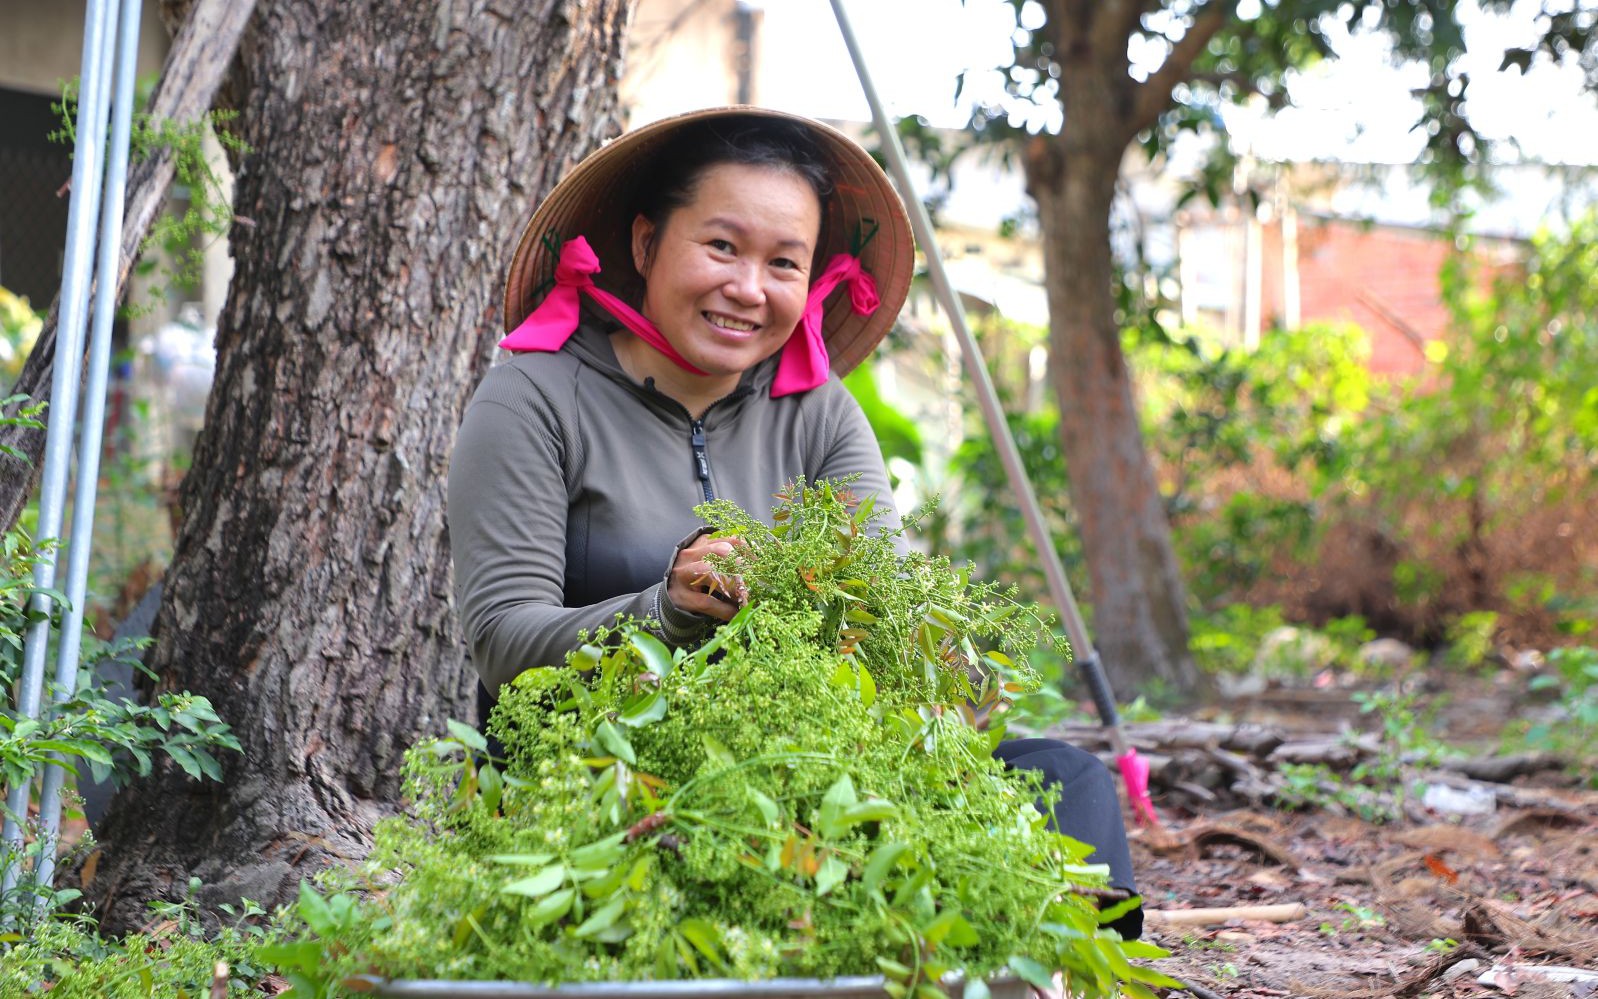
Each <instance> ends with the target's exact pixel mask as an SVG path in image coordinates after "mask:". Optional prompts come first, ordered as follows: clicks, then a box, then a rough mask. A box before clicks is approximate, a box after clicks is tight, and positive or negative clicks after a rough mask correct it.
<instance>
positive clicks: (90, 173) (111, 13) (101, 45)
mask: <svg viewBox="0 0 1598 999" xmlns="http://www.w3.org/2000/svg"><path fill="white" fill-rule="evenodd" d="M115 30H116V4H115V3H114V2H113V0H89V3H88V8H87V10H86V11H85V15H84V30H83V72H82V74H81V76H80V77H79V89H78V115H77V126H76V130H75V131H76V136H77V141H76V143H75V145H74V147H73V156H72V201H71V203H70V205H69V206H68V209H67V250H66V259H65V261H64V263H63V267H62V275H61V311H60V319H59V320H58V322H57V327H56V329H57V333H56V357H57V359H58V361H57V363H56V366H55V374H54V379H53V381H52V383H51V386H50V409H49V411H48V413H47V414H46V420H47V421H48V424H49V427H48V429H47V430H46V431H45V447H44V474H43V477H42V481H41V484H40V487H39V514H38V520H37V528H36V534H37V536H38V537H39V538H40V539H47V538H50V539H53V538H59V537H60V536H61V524H62V520H63V516H64V507H65V502H66V487H67V470H68V465H69V464H70V462H71V450H72V431H73V418H74V416H76V414H77V401H78V381H79V379H80V377H81V376H82V372H83V369H82V367H81V366H80V365H79V364H74V363H72V361H73V359H74V358H81V357H82V356H83V340H84V332H85V328H86V326H87V324H88V305H89V287H90V282H91V281H92V280H93V267H94V263H93V257H94V247H95V224H96V222H97V221H98V216H99V207H100V202H99V196H100V189H101V182H102V178H103V176H104V170H105V162H104V152H105V138H106V123H107V117H108V114H109V110H110V100H109V98H110V94H109V90H110V67H109V65H108V63H109V59H108V58H107V57H108V55H109V53H110V49H111V44H112V42H111V36H112V35H113V34H114V33H115ZM55 574H56V553H55V552H54V551H53V550H52V551H46V552H45V553H43V557H41V558H40V560H39V562H38V564H37V566H36V567H35V568H34V573H33V585H34V587H35V589H36V590H37V591H48V590H50V588H51V587H53V586H54V585H55ZM52 603H53V601H52V600H51V599H50V596H49V594H48V592H35V593H34V594H33V596H32V599H31V601H30V605H29V613H30V616H31V620H30V622H29V624H28V627H27V630H26V632H25V644H24V646H23V657H22V682H21V684H20V689H19V690H18V692H17V702H16V707H17V718H18V719H28V720H32V719H35V718H38V717H39V712H40V707H41V703H40V702H41V700H42V698H43V693H44V662H45V654H46V649H47V646H48V644H49V639H50V607H51V604H52ZM32 788H33V781H32V780H23V781H18V782H17V783H16V785H15V786H13V787H10V788H8V789H7V795H6V813H5V820H4V824H3V830H0V897H4V896H7V895H9V894H11V892H12V891H13V890H15V889H16V887H17V885H18V883H19V879H20V877H21V868H22V862H23V858H24V854H25V849H24V842H25V839H26V832H27V831H26V828H25V825H26V821H27V815H28V800H29V798H30V797H31V796H32Z"/></svg>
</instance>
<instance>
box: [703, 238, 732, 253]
mask: <svg viewBox="0 0 1598 999" xmlns="http://www.w3.org/2000/svg"><path fill="white" fill-rule="evenodd" d="M708 245H709V247H710V248H711V249H712V250H720V251H721V252H722V253H731V252H732V244H731V243H729V242H728V241H727V240H725V239H713V240H711V241H710V242H709V244H708Z"/></svg>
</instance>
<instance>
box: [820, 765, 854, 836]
mask: <svg viewBox="0 0 1598 999" xmlns="http://www.w3.org/2000/svg"><path fill="white" fill-rule="evenodd" d="M858 800H859V799H858V798H857V797H856V796H855V790H854V781H852V780H850V779H849V775H848V774H844V775H843V776H842V777H839V778H838V779H837V780H836V781H834V782H833V784H832V786H831V787H829V788H827V793H826V794H825V795H823V796H822V799H821V815H820V818H819V820H818V821H817V823H816V824H817V825H818V826H819V827H820V829H821V834H822V835H823V836H827V837H832V836H837V835H838V834H839V833H841V832H843V830H844V828H845V827H844V826H841V825H840V824H839V820H840V819H841V817H842V816H843V812H844V809H846V808H848V807H849V806H851V805H853V804H855V803H856V802H857V801H858Z"/></svg>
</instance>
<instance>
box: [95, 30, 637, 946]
mask: <svg viewBox="0 0 1598 999" xmlns="http://www.w3.org/2000/svg"><path fill="white" fill-rule="evenodd" d="M629 14H630V2H629V0H588V2H586V3H576V2H572V0H542V2H533V3H528V2H523V0H486V2H485V0H443V2H434V3H426V4H423V3H418V2H413V0H374V2H372V3H366V4H349V3H346V2H344V0H296V2H292V3H291V2H288V0H259V2H258V4H257V9H256V15H255V18H254V20H253V21H252V22H251V24H250V26H249V28H248V30H247V31H246V33H245V37H244V40H243V42H242V43H241V45H240V49H239V55H238V62H237V64H236V66H235V79H234V80H232V81H231V82H230V85H229V89H228V93H229V94H232V95H234V96H235V97H236V99H237V101H238V105H239V106H238V110H239V111H240V114H241V117H240V119H239V121H238V123H237V127H238V130H239V131H240V133H241V135H242V137H243V138H244V139H245V140H246V141H247V142H248V143H249V145H250V146H251V147H252V151H251V152H250V153H249V154H248V155H247V156H246V157H244V159H243V161H242V163H241V164H240V170H239V174H238V181H237V187H236V192H237V193H236V203H237V211H238V212H239V214H241V215H245V216H248V217H249V218H251V219H252V220H254V225H253V226H249V227H236V228H235V230H234V232H233V236H232V253H233V257H234V260H235V264H236V269H235V272H234V277H233V282H232V286H231V288H230V291H229V295H228V300H227V304H226V306H225V308H224V311H223V315H222V317H221V320H220V324H219V330H218V334H217V355H218V356H217V372H216V381H215V384H214V386H213V388H212V391H211V397H210V401H209V404H208V406H207V410H206V417H205V428H204V430H203V431H202V433H201V435H200V438H199V440H198V442H197V444H196V447H195V454H194V461H193V465H192V468H191V470H190V472H189V474H188V477H187V479H186V480H185V482H184V487H183V505H184V510H185V519H184V523H183V527H182V529H181V530H180V532H179V536H178V538H177V542H176V548H175V553H174V558H173V562H172V566H171V568H170V569H169V570H168V573H167V577H166V592H165V596H164V600H163V603H162V606H161V611H160V616H159V618H158V621H157V634H158V639H157V644H156V646H155V648H154V652H153V664H154V667H155V669H156V671H157V672H158V674H159V676H160V681H159V682H160V683H161V684H162V685H163V686H164V687H169V688H173V689H185V688H186V689H189V690H192V691H195V692H196V693H203V694H205V695H207V696H209V697H210V698H211V699H212V701H213V702H214V703H215V704H216V705H217V707H218V710H219V712H220V713H221V714H222V715H223V716H224V718H225V719H226V720H227V721H228V722H230V723H231V724H232V725H233V726H234V728H235V730H236V731H237V733H238V735H239V738H240V740H241V742H242V743H243V745H244V752H243V754H242V755H234V756H232V757H231V758H230V759H229V760H227V761H226V763H225V771H226V780H225V781H224V782H223V783H221V784H196V783H193V782H190V781H188V780H186V779H185V778H184V777H183V776H182V774H181V773H179V772H174V770H173V769H172V768H167V769H164V770H162V771H160V772H158V773H157V774H156V775H155V776H154V778H153V779H151V780H148V781H145V782H141V783H140V784H138V785H136V786H134V787H132V788H130V789H128V790H126V791H124V792H123V793H121V794H120V795H119V796H118V797H117V798H116V799H115V801H114V803H113V805H112V809H111V813H110V814H109V815H108V817H107V820H106V823H105V825H104V828H103V829H102V830H101V832H100V840H101V845H100V851H101V857H100V860H99V862H98V864H97V867H96V868H95V874H94V877H93V879H92V881H91V882H90V883H89V884H88V885H87V886H86V887H87V890H88V894H89V895H90V897H91V898H93V899H95V900H96V901H97V902H98V903H99V904H100V909H101V914H102V916H103V917H104V919H105V923H104V924H103V925H104V926H106V927H107V928H108V929H111V930H117V929H123V928H127V927H129V926H133V925H137V924H138V923H140V922H141V921H142V920H143V919H144V918H146V913H145V909H144V905H145V902H146V901H147V900H148V899H151V898H159V897H171V896H172V895H173V894H174V893H181V892H182V890H183V889H184V887H185V885H186V882H187V879H188V878H189V877H190V876H198V877H200V878H201V879H203V880H204V881H205V882H206V883H207V885H208V886H209V887H208V888H207V889H206V890H205V892H204V893H203V894H202V897H201V900H202V902H219V901H223V900H225V899H228V898H236V897H239V896H241V895H243V896H247V897H250V898H253V899H255V900H257V901H260V902H262V903H264V904H268V905H270V904H273V903H276V902H280V901H283V900H285V899H286V898H288V897H289V895H290V893H291V892H292V891H293V889H294V887H295V885H296V884H297V882H298V879H299V878H300V877H301V876H302V874H305V873H308V872H310V871H312V870H314V869H316V868H317V867H319V866H321V865H324V864H327V863H331V862H337V861H341V860H350V859H354V858H358V857H359V856H361V855H363V854H364V852H365V850H366V848H367V846H368V843H369V833H370V830H371V827H372V824H373V822H374V821H375V820H376V819H377V818H378V817H380V816H381V815H382V814H384V813H385V812H386V811H387V810H388V809H389V808H390V807H391V806H392V804H393V803H394V802H395V801H396V799H397V796H398V790H399V788H398V777H397V771H398V768H399V766H400V763H401V757H402V754H403V752H404V750H405V748H406V746H407V745H408V744H409V743H411V742H412V741H413V740H414V739H416V738H417V737H419V736H421V735H424V734H432V733H436V732H438V731H439V730H440V729H441V727H442V725H443V722H444V719H445V718H447V717H450V716H456V717H462V718H470V717H472V712H473V706H472V693H473V691H474V688H475V682H476V681H475V674H474V673H473V672H472V670H471V667H470V666H469V664H467V662H466V661H465V654H464V651H465V650H464V645H463V643H462V641H461V638H460V635H459V633H458V628H457V625H456V622H455V620H454V615H453V612H452V607H451V595H450V556H449V545H448V538H447V536H446V533H445V526H444V478H445V468H446V465H447V462H448V457H449V452H450V448H451V445H452V442H453V440H454V434H455V429H456V426H457V424H458V422H459V419H460V414H461V411H462V409H463V408H464V405H465V403H466V400H467V399H468V397H469V395H470V393H471V391H472V389H473V388H474V386H475V385H476V382H477V380H478V378H479V377H480V376H481V374H482V372H483V370H484V368H485V367H486V365H487V362H488V360H489V357H490V353H491V350H492V345H493V342H494V340H495V339H496V337H495V335H494V333H495V331H496V330H498V329H499V328H500V316H499V308H500V300H499V290H500V281H501V275H502V270H503V265H504V262H505V260H506V258H507V256H508V253H509V250H510V247H511V245H512V241H513V240H514V238H515V237H516V235H517V233H518V227H519V226H521V225H522V224H523V222H524V221H525V219H526V217H527V215H528V214H529V212H530V211H531V208H532V206H533V204H534V203H535V201H536V200H537V199H538V198H539V197H540V196H541V195H542V194H543V193H544V192H546V191H547V190H548V188H549V187H550V186H551V185H552V184H553V182H554V180H555V179H556V178H557V177H558V176H559V175H560V174H561V173H562V172H563V171H564V170H565V169H566V168H567V167H568V166H570V165H571V164H572V163H574V162H576V160H578V159H579V158H581V156H582V155H584V154H586V153H587V152H588V151H589V150H590V149H592V148H593V147H594V146H595V145H596V144H597V143H598V142H600V141H601V140H602V139H604V138H606V137H608V136H609V135H611V134H613V133H614V132H615V131H616V124H615V85H616V82H617V78H618V76H619V73H620V58H621V47H622V39H623V35H624V31H625V28H626V24H627V21H628V18H629Z"/></svg>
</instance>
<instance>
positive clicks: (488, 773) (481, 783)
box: [217, 763, 505, 815]
mask: <svg viewBox="0 0 1598 999" xmlns="http://www.w3.org/2000/svg"><path fill="white" fill-rule="evenodd" d="M217 779H218V780H220V779H221V778H220V777H218V778H217ZM477 786H478V787H479V788H480V789H481V793H482V796H483V807H484V808H486V809H488V812H489V814H490V815H492V814H494V813H496V812H498V811H499V802H500V798H501V796H503V795H504V793H505V782H504V780H502V779H501V778H500V774H499V771H498V770H497V769H495V768H494V765H493V764H492V763H484V764H483V765H482V766H480V767H478V768H477Z"/></svg>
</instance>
